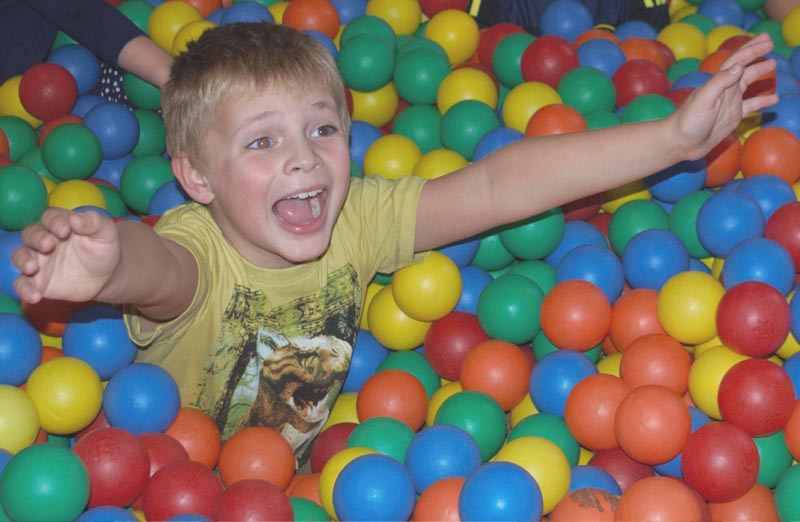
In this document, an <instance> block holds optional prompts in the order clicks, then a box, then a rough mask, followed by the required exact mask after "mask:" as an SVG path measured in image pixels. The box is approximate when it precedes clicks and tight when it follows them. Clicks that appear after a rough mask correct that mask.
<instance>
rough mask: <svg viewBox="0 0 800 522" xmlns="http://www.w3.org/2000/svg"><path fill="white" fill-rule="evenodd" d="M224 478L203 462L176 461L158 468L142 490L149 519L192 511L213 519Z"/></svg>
mask: <svg viewBox="0 0 800 522" xmlns="http://www.w3.org/2000/svg"><path fill="white" fill-rule="evenodd" d="M222 491H223V486H222V482H220V480H219V478H218V477H217V475H216V474H214V472H213V471H212V470H211V468H209V467H207V466H205V465H203V464H200V463H199V462H193V461H187V462H174V463H172V464H168V465H166V466H164V467H163V468H161V469H160V470H158V471H157V472H156V473H155V474H154V475H153V476H152V477H151V478H150V480H149V481H148V482H147V485H146V486H145V488H144V493H143V494H142V502H143V504H142V511H143V512H144V516H145V517H146V518H147V520H167V519H169V518H170V517H172V516H175V515H182V514H187V513H191V514H194V515H200V516H204V517H207V518H208V519H211V516H212V514H213V510H214V506H215V505H216V503H217V499H218V498H219V497H220V495H221V494H222Z"/></svg>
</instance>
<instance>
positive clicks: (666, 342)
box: [619, 334, 692, 395]
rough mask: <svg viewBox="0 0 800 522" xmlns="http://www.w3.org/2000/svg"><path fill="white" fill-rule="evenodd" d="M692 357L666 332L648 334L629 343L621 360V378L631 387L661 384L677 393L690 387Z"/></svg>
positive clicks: (680, 393) (684, 391) (683, 391)
mask: <svg viewBox="0 0 800 522" xmlns="http://www.w3.org/2000/svg"><path fill="white" fill-rule="evenodd" d="M691 368H692V357H691V356H690V355H689V352H688V351H686V348H684V346H683V345H682V344H681V343H679V342H678V341H676V340H675V339H673V338H672V337H670V336H669V335H667V334H649V335H645V336H643V337H639V338H638V339H636V340H635V341H633V342H632V343H631V344H630V345H628V349H627V350H626V351H625V352H623V354H622V360H621V362H620V368H619V371H620V377H622V380H624V381H625V382H627V383H628V384H629V385H630V386H631V388H638V387H640V386H645V385H647V384H658V385H660V386H664V387H665V388H669V389H670V390H672V391H673V392H675V393H676V394H678V395H683V394H684V393H686V391H687V390H688V389H689V370H691Z"/></svg>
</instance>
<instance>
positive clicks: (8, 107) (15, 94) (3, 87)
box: [0, 75, 43, 128]
mask: <svg viewBox="0 0 800 522" xmlns="http://www.w3.org/2000/svg"><path fill="white" fill-rule="evenodd" d="M21 81H22V76H20V75H17V76H12V77H11V78H9V79H7V80H6V81H4V82H2V83H0V103H2V105H3V113H4V114H5V115H9V116H14V117H16V118H20V119H21V120H24V121H25V122H26V123H28V124H29V125H31V126H32V127H34V128H39V127H40V126H41V125H42V123H43V122H42V120H40V119H39V118H36V117H35V116H32V115H31V114H30V113H29V112H28V111H27V110H25V107H24V106H23V105H22V101H20V99H19V85H20V83H21Z"/></svg>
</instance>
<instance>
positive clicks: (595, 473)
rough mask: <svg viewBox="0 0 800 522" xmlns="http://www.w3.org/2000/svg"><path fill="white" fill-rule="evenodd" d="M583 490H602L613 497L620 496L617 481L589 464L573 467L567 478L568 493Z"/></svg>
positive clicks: (607, 473)
mask: <svg viewBox="0 0 800 522" xmlns="http://www.w3.org/2000/svg"><path fill="white" fill-rule="evenodd" d="M585 488H595V489H602V490H603V491H608V492H609V493H611V494H613V495H622V489H621V488H620V487H619V483H618V482H617V480H616V479H615V478H614V476H613V475H612V474H611V473H609V472H608V471H606V470H604V469H603V468H599V467H597V466H592V465H591V464H585V465H580V466H573V467H572V470H571V473H570V476H569V492H570V493H572V492H573V491H575V490H578V489H585Z"/></svg>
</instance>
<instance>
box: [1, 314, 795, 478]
mask: <svg viewBox="0 0 800 522" xmlns="http://www.w3.org/2000/svg"><path fill="white" fill-rule="evenodd" d="M798 304H800V303H798ZM795 307H797V305H795ZM789 308H790V310H791V311H792V323H794V322H795V311H794V310H793V309H792V308H793V307H792V306H791V305H790V307H789ZM782 368H783V371H785V372H786V374H787V375H788V376H789V378H790V379H791V380H792V386H793V387H794V398H795V399H800V352H797V353H794V354H792V355H791V356H790V357H789V358H788V359H786V360H785V361H783V366H782ZM0 470H2V468H0Z"/></svg>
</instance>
